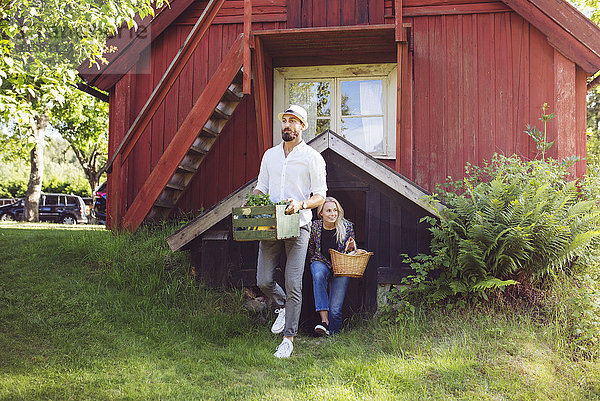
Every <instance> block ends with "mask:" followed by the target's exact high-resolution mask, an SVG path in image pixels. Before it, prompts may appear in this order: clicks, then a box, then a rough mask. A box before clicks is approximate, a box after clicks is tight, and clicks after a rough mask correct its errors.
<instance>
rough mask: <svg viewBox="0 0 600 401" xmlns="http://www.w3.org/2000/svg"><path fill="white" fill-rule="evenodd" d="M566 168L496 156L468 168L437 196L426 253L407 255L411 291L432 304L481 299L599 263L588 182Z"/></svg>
mask: <svg viewBox="0 0 600 401" xmlns="http://www.w3.org/2000/svg"><path fill="white" fill-rule="evenodd" d="M568 166H569V163H560V162H557V161H555V160H552V159H548V160H532V161H522V160H521V159H519V158H518V157H516V156H513V157H506V156H501V155H494V158H493V159H492V161H491V162H490V163H487V164H484V166H483V167H482V168H474V167H472V166H468V168H467V175H466V178H465V179H464V180H463V181H461V182H458V183H452V182H450V183H449V184H448V185H446V186H445V189H442V190H441V192H440V195H441V197H442V198H443V199H444V200H445V202H446V205H447V208H446V209H444V210H443V211H442V212H440V214H439V216H438V217H439V219H435V218H426V219H427V220H428V222H429V223H430V224H431V228H430V231H431V233H432V234H433V239H432V242H431V255H420V256H418V257H416V258H408V257H406V262H408V263H410V264H411V266H412V267H413V268H414V269H415V270H416V271H417V274H416V275H414V276H412V277H409V278H408V280H407V281H406V282H407V283H408V284H412V286H411V287H410V288H411V289H412V290H417V291H419V292H424V293H425V296H426V298H427V299H428V300H429V301H431V302H436V301H439V300H442V299H445V298H447V297H449V296H467V297H469V296H476V297H481V298H484V299H486V298H487V294H489V292H490V291H495V290H502V289H504V288H506V287H507V286H511V285H514V284H517V283H522V284H523V285H527V286H535V287H537V288H544V287H546V286H547V285H548V284H549V283H551V282H552V281H553V279H555V278H556V277H557V275H558V274H559V273H562V272H566V273H573V272H575V273H577V272H578V271H582V270H583V269H585V268H586V267H587V266H590V265H595V264H597V263H598V262H599V261H600V251H599V246H598V245H600V213H599V212H598V211H597V210H596V203H595V201H594V200H588V199H586V197H585V195H586V190H582V188H581V186H583V187H585V186H586V182H583V183H580V184H579V186H578V183H577V182H575V181H568V180H567V177H568V174H567V168H568ZM578 269H579V270H578ZM432 271H435V274H434V275H432V274H430V273H431V272H432ZM432 277H435V278H432Z"/></svg>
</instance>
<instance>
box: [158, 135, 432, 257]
mask: <svg viewBox="0 0 600 401" xmlns="http://www.w3.org/2000/svg"><path fill="white" fill-rule="evenodd" d="M308 144H309V145H310V146H312V147H313V148H314V149H316V150H317V151H319V152H320V153H323V152H324V151H326V150H328V149H329V150H331V151H333V152H334V153H336V154H337V155H339V156H340V157H342V158H344V159H345V160H347V161H348V162H350V163H352V164H353V165H354V166H356V168H358V169H360V170H362V171H363V172H365V173H367V174H368V175H369V176H371V177H373V179H375V180H378V181H379V182H381V183H382V184H384V185H386V186H388V187H389V188H390V189H392V190H393V191H395V192H397V193H398V194H400V195H402V196H403V197H405V198H406V199H408V200H409V201H411V202H413V203H414V204H416V205H418V206H419V207H421V208H422V209H424V210H425V211H427V212H429V213H431V214H434V215H435V214H436V212H437V210H441V208H442V207H443V206H442V205H441V204H439V203H438V204H430V203H429V201H428V200H427V197H428V195H430V194H429V193H428V192H427V191H425V190H424V189H422V188H421V187H419V186H418V185H416V184H415V183H413V182H412V181H410V180H408V179H407V178H406V177H404V176H403V175H401V174H399V173H397V172H396V171H394V170H392V169H391V168H389V167H388V166H386V165H385V164H383V163H381V162H380V161H379V160H377V159H375V158H374V157H372V156H370V155H369V154H368V153H365V152H364V151H363V150H361V149H359V148H358V147H356V146H354V145H353V144H351V143H350V142H348V141H347V140H346V139H344V138H342V137H341V136H339V135H337V134H336V133H334V132H333V131H330V130H327V131H325V132H323V133H322V134H321V135H319V136H318V137H316V138H315V139H313V140H312V141H310V142H309V143H308ZM255 186H256V179H254V180H252V181H250V182H249V183H247V184H246V185H244V186H243V187H241V188H239V189H238V190H237V191H235V192H234V193H232V194H230V195H229V196H228V197H227V198H225V199H223V200H221V201H220V202H219V203H217V204H216V205H215V206H213V207H212V208H211V209H209V210H207V211H206V212H204V213H203V214H201V215H200V216H198V217H196V218H195V219H194V220H192V221H191V222H189V223H188V224H187V225H186V226H185V227H183V228H181V229H179V230H178V231H176V232H175V233H173V234H172V235H170V236H169V237H168V238H167V243H168V244H169V247H170V248H171V250H173V251H178V250H180V249H182V248H184V247H185V246H186V245H187V244H188V243H190V242H191V241H192V240H193V239H195V238H197V237H199V236H200V235H202V234H203V233H204V232H206V231H207V230H209V229H210V228H211V227H213V226H214V225H215V224H217V223H219V222H220V221H221V220H223V219H224V218H226V217H227V216H228V215H230V214H231V209H232V208H233V207H238V206H240V205H241V204H242V202H243V200H244V197H245V195H246V194H247V193H248V192H249V191H251V190H252V189H253V188H254V187H255ZM436 209H437V210H436Z"/></svg>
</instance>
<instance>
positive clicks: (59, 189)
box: [42, 178, 92, 197]
mask: <svg viewBox="0 0 600 401" xmlns="http://www.w3.org/2000/svg"><path fill="white" fill-rule="evenodd" d="M42 191H44V192H48V193H52V192H54V193H59V194H73V195H79V196H82V197H88V196H92V191H91V189H90V184H89V183H88V182H87V181H85V180H73V181H70V182H66V181H61V180H58V179H56V178H51V179H50V180H48V181H46V182H44V185H43V186H42Z"/></svg>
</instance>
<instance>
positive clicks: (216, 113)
mask: <svg viewBox="0 0 600 401" xmlns="http://www.w3.org/2000/svg"><path fill="white" fill-rule="evenodd" d="M213 116H215V117H217V118H220V119H221V120H229V117H230V115H229V114H227V113H225V112H224V111H221V110H219V108H215V111H213Z"/></svg>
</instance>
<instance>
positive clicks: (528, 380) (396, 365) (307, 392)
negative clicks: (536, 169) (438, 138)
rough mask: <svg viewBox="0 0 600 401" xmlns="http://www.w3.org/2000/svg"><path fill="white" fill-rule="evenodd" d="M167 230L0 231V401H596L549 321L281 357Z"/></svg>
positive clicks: (390, 334)
mask: <svg viewBox="0 0 600 401" xmlns="http://www.w3.org/2000/svg"><path fill="white" fill-rule="evenodd" d="M168 232H170V231H169V229H165V230H164V231H162V232H160V231H159V232H157V233H150V232H147V231H142V232H140V233H138V234H136V235H130V234H123V235H113V234H112V233H110V232H108V231H105V230H99V229H97V228H96V229H90V228H89V227H84V226H77V227H63V226H59V225H27V226H25V225H22V224H16V223H13V224H2V225H0V399H1V400H13V399H16V400H21V399H22V400H33V399H42V400H65V399H67V400H82V399H99V400H110V399H128V400H149V399H150V400H151V399H165V400H171V399H182V400H212V399H214V400H236V399H240V400H241V399H243V400H319V399H327V400H389V399H399V400H547V399H550V400H591V399H600V365H598V363H597V362H598V361H593V360H587V359H585V358H582V357H579V356H577V355H574V354H572V352H571V351H570V350H571V347H570V346H569V342H568V339H567V338H566V337H565V334H564V331H563V330H561V327H560V324H559V323H558V322H559V321H560V319H557V320H556V321H553V320H552V319H545V321H542V320H541V319H540V318H539V317H537V318H536V317H533V314H531V313H529V312H526V311H516V310H515V308H514V307H506V308H504V309H503V308H501V307H486V308H483V307H480V308H476V309H467V310H462V311H461V310H450V311H446V310H445V309H441V310H437V309H436V310H431V311H428V312H426V313H419V314H417V315H416V316H413V317H411V318H406V319H404V320H401V321H400V322H399V323H397V324H393V325H390V324H383V323H382V322H380V321H379V320H377V319H373V320H360V319H354V320H353V321H352V322H351V324H350V328H349V329H348V330H346V331H345V332H344V333H342V334H341V335H339V336H336V337H334V338H329V339H317V338H313V337H310V336H303V335H301V336H299V337H298V338H297V340H296V342H295V350H294V353H293V355H292V358H290V359H289V360H278V359H276V358H275V357H273V352H274V350H275V347H276V346H277V345H278V344H279V342H280V341H281V338H280V336H278V335H277V336H276V335H273V334H271V333H270V330H269V327H270V324H269V323H270V321H267V322H265V321H264V319H262V317H261V316H260V315H259V316H257V315H253V314H251V313H249V312H245V311H244V310H243V305H244V299H243V296H242V294H241V293H240V292H237V291H234V290H231V291H214V290H207V289H204V288H202V287H198V286H196V285H195V284H194V283H193V282H192V281H191V280H190V279H189V278H188V273H187V267H186V266H187V260H186V255H185V254H183V253H182V254H172V253H171V252H170V251H169V250H168V248H167V247H166V244H165V243H164V238H165V236H166V235H167V233H168ZM171 232H172V229H171Z"/></svg>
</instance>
